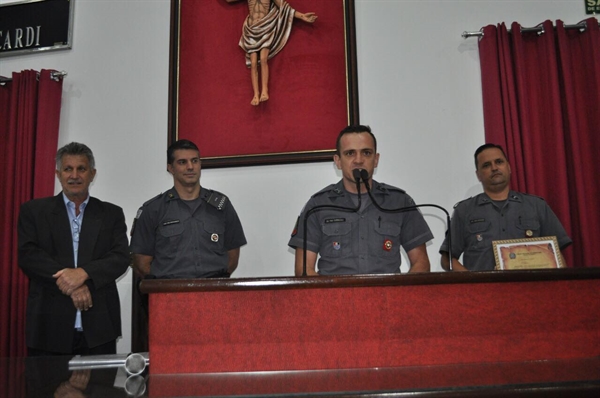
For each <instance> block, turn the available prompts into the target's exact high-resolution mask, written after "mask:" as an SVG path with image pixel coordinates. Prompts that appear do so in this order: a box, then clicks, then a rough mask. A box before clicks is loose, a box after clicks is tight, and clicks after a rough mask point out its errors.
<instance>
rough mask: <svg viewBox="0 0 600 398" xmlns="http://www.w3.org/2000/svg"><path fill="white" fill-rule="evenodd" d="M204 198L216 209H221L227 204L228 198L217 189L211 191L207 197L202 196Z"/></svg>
mask: <svg viewBox="0 0 600 398" xmlns="http://www.w3.org/2000/svg"><path fill="white" fill-rule="evenodd" d="M204 200H205V201H206V203H208V204H209V205H211V206H213V207H215V208H216V209H217V210H223V209H224V208H225V207H226V206H227V202H228V201H229V198H228V197H227V196H226V195H225V194H222V193H221V192H218V191H211V193H210V194H209V195H208V197H204Z"/></svg>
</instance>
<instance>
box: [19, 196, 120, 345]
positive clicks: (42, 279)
mask: <svg viewBox="0 0 600 398" xmlns="http://www.w3.org/2000/svg"><path fill="white" fill-rule="evenodd" d="M17 230H18V237H19V243H18V255H19V267H20V268H21V269H22V270H23V272H25V274H26V275H27V276H28V277H29V296H28V299H27V319H26V327H25V333H26V340H27V346H28V347H31V348H35V349H40V350H47V351H53V352H61V353H71V352H72V345H73V336H74V330H75V329H74V325H75V316H76V313H77V309H76V308H75V306H74V304H73V301H72V299H71V297H69V296H66V295H64V294H63V293H62V292H61V291H60V289H59V288H58V286H57V285H56V279H54V278H53V277H52V275H53V274H55V273H56V272H58V271H60V270H61V269H63V268H74V264H75V262H74V258H73V240H72V239H73V238H72V235H71V228H70V225H69V217H68V215H67V209H66V206H65V203H64V200H63V196H62V193H60V194H58V195H57V196H54V197H48V198H43V199H35V200H32V201H29V202H27V203H24V204H23V205H22V206H21V211H20V213H19V221H18V226H17ZM129 262H130V260H129V249H128V240H127V226H126V225H125V216H124V214H123V210H122V209H121V208H120V207H118V206H115V205H113V204H111V203H108V202H102V201H100V200H98V199H96V198H92V197H90V200H89V202H88V204H87V206H86V208H85V212H84V215H83V222H82V225H81V230H80V234H79V251H78V259H77V264H78V267H79V268H83V269H84V270H85V271H86V272H87V273H88V275H89V277H90V279H88V280H87V281H86V282H85V283H86V284H87V286H88V288H89V290H90V293H91V296H92V307H91V308H90V309H89V310H88V311H82V312H81V318H82V324H83V330H84V335H85V338H86V341H87V343H88V346H89V347H96V346H98V345H101V344H105V343H108V342H110V341H112V340H115V339H116V338H117V337H119V336H120V335H121V311H120V303H119V293H118V291H117V285H116V282H115V280H116V279H117V278H118V277H119V276H121V275H122V274H123V273H125V271H126V270H127V266H128V265H129Z"/></svg>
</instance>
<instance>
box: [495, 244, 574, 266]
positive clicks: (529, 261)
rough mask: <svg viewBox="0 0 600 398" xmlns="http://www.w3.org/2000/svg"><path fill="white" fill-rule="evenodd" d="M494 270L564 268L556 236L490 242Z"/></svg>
mask: <svg viewBox="0 0 600 398" xmlns="http://www.w3.org/2000/svg"><path fill="white" fill-rule="evenodd" d="M492 245H493V248H494V259H495V261H496V270H501V271H503V270H525V269H547V268H564V267H565V265H564V262H563V259H562V255H561V253H560V247H559V246H558V241H557V240H556V236H544V237H538V238H524V239H507V240H496V241H493V242H492Z"/></svg>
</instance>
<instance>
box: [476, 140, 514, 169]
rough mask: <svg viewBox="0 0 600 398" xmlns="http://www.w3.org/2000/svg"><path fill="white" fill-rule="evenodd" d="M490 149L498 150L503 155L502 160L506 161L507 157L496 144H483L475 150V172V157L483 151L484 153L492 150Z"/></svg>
mask: <svg viewBox="0 0 600 398" xmlns="http://www.w3.org/2000/svg"><path fill="white" fill-rule="evenodd" d="M492 148H496V149H500V151H501V152H502V154H503V155H504V158H505V159H506V160H508V157H507V156H506V153H505V152H504V149H503V148H502V147H501V146H500V145H497V144H492V143H489V144H483V145H482V146H480V147H479V148H477V150H476V151H475V170H479V165H478V164H477V156H479V154H480V153H481V152H483V151H485V150H486V149H492Z"/></svg>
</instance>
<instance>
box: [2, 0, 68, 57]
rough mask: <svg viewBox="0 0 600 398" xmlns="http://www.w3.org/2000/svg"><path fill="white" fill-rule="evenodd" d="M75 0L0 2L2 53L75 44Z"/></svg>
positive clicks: (33, 50) (29, 51)
mask: <svg viewBox="0 0 600 398" xmlns="http://www.w3.org/2000/svg"><path fill="white" fill-rule="evenodd" d="M74 2H75V0H27V1H21V2H18V3H8V4H4V5H0V57H8V56H13V55H20V54H26V53H33V52H40V51H51V50H63V49H70V48H71V47H72V38H73V35H72V27H73V6H74Z"/></svg>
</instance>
